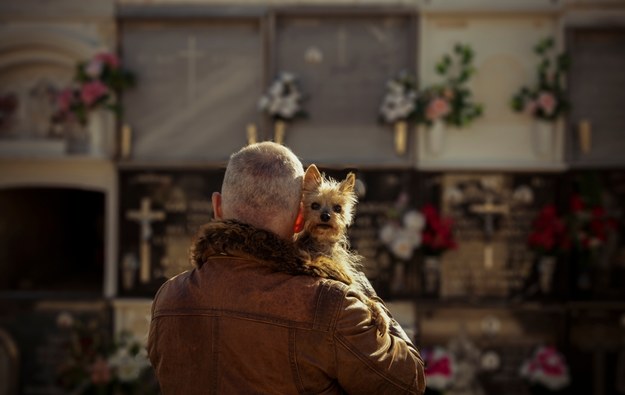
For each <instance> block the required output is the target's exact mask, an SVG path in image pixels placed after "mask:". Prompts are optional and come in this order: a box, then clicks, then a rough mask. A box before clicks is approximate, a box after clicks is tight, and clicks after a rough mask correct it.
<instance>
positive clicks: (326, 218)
mask: <svg viewBox="0 0 625 395" xmlns="http://www.w3.org/2000/svg"><path fill="white" fill-rule="evenodd" d="M330 218H331V216H330V213H329V212H327V211H324V212H322V213H321V220H322V221H323V222H328V221H329V220H330Z"/></svg>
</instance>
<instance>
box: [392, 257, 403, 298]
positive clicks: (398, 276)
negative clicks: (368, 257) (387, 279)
mask: <svg viewBox="0 0 625 395" xmlns="http://www.w3.org/2000/svg"><path fill="white" fill-rule="evenodd" d="M405 280H406V266H405V263H404V262H403V261H397V262H395V266H394V267H393V280H392V283H391V292H392V293H393V294H395V295H399V294H401V293H403V292H404V288H405Z"/></svg>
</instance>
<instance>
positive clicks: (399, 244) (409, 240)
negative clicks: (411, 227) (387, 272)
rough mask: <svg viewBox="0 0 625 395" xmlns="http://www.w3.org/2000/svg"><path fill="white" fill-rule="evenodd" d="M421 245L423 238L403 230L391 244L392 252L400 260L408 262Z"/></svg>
mask: <svg viewBox="0 0 625 395" xmlns="http://www.w3.org/2000/svg"><path fill="white" fill-rule="evenodd" d="M420 243H421V237H420V236H419V235H418V234H417V233H415V232H409V231H406V230H405V229H402V230H401V231H400V232H399V234H398V235H397V237H395V239H394V240H393V241H392V243H391V252H392V253H393V255H395V256H396V257H398V258H400V259H404V260H408V259H410V258H412V252H413V251H414V249H415V247H417V246H418V245H419V244H420Z"/></svg>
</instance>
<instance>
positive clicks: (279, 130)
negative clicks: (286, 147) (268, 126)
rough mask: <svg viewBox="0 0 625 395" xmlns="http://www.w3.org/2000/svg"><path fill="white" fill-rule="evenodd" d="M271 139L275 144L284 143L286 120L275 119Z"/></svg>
mask: <svg viewBox="0 0 625 395" xmlns="http://www.w3.org/2000/svg"><path fill="white" fill-rule="evenodd" d="M273 133H274V137H273V141H274V142H276V143H277V144H284V135H285V134H286V122H284V121H281V120H277V121H276V122H275V123H274V124H273Z"/></svg>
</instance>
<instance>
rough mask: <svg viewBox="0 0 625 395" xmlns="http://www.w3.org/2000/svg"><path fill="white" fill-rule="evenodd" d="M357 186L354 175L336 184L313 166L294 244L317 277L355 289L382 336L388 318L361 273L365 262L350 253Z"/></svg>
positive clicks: (310, 168) (305, 175)
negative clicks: (350, 237)
mask: <svg viewBox="0 0 625 395" xmlns="http://www.w3.org/2000/svg"><path fill="white" fill-rule="evenodd" d="M355 183H356V176H355V175H354V173H349V174H348V175H347V177H346V178H345V180H343V181H341V182H337V181H335V180H333V179H331V178H325V177H323V176H322V175H321V173H319V169H317V166H315V165H310V166H309V167H308V168H307V169H306V173H305V174H304V184H303V197H302V202H303V206H304V229H303V230H302V231H301V232H300V233H298V234H297V236H296V239H295V243H296V247H297V248H298V250H299V251H300V252H301V253H302V254H303V255H304V256H305V259H304V261H305V262H306V264H307V265H309V266H310V267H311V269H312V270H313V271H314V273H315V274H317V275H319V276H320V277H324V278H330V279H333V280H337V281H340V282H342V283H344V284H347V285H354V286H355V287H356V289H358V290H359V291H360V292H361V293H362V294H363V295H362V296H363V300H364V301H365V302H366V304H367V306H368V307H369V310H370V311H371V316H372V320H373V322H374V323H375V325H376V327H377V329H378V331H379V332H380V334H383V333H386V331H387V330H388V326H389V318H388V316H387V314H386V312H385V310H384V309H383V308H382V307H381V305H380V303H379V302H380V301H381V300H380V299H379V298H377V296H375V294H374V292H373V291H372V289H371V286H370V285H369V283H368V281H367V280H366V278H364V274H363V273H362V272H361V270H360V267H361V266H360V261H361V259H362V258H361V257H360V256H359V255H357V254H354V253H353V252H351V251H350V250H349V241H348V239H347V227H348V226H349V225H351V223H352V220H353V217H354V206H355V205H356V203H357V200H358V199H357V198H356V194H355V193H354V186H355ZM376 299H377V300H376Z"/></svg>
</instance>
